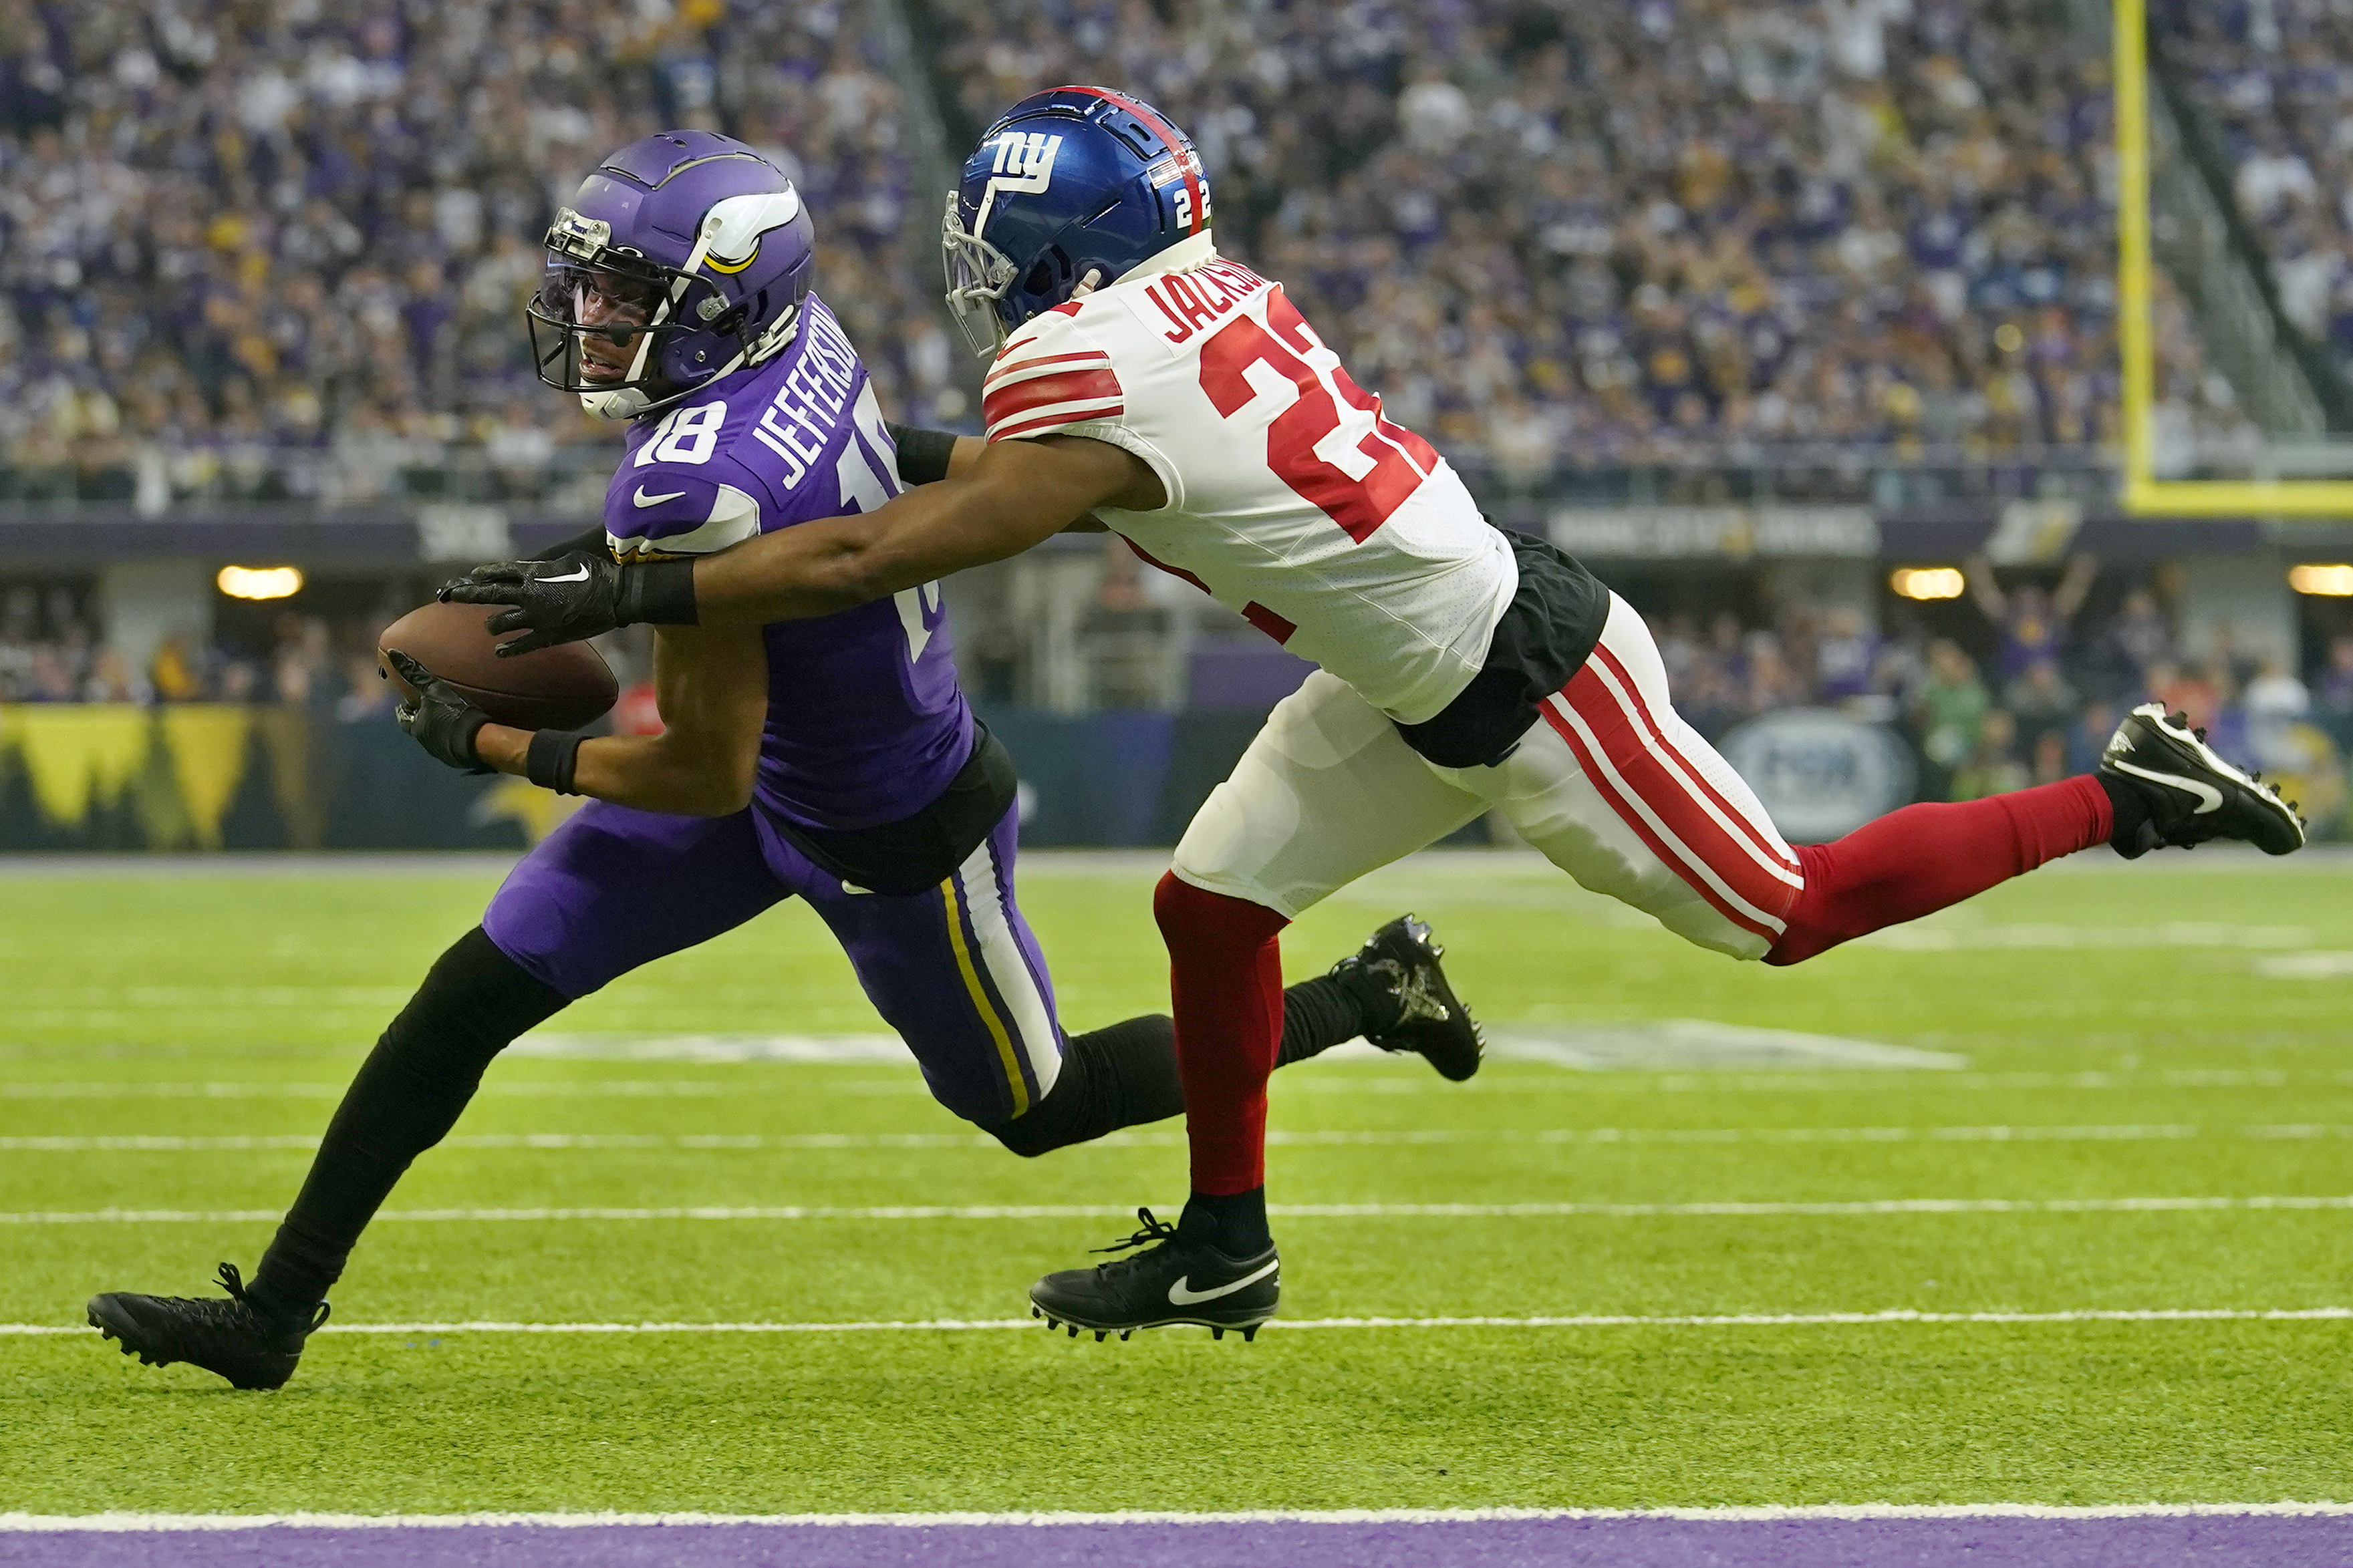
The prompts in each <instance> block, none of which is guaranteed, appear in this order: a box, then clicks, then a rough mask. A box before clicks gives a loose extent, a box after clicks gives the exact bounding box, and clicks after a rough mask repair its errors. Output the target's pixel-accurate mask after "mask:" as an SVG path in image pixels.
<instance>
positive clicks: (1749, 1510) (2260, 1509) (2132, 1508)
mask: <svg viewBox="0 0 2353 1568" xmlns="http://www.w3.org/2000/svg"><path fill="white" fill-rule="evenodd" d="M2346 1515H2353V1502H2137V1503H2095V1504H2091V1505H2088V1506H2075V1507H2069V1506H2064V1505H2058V1504H2051V1503H2032V1502H1963V1503H1894V1502H1860V1503H1811V1504H1782V1503H1767V1504H1763V1505H1757V1506H1751V1507H1732V1508H1655V1509H1632V1508H1558V1509H1553V1508H1364V1509H1353V1508H1352V1509H1251V1510H1238V1511H1235V1512H1230V1513H1165V1512H1157V1511H1145V1510H1134V1511H1128V1512H1120V1513H978V1512H972V1513H769V1514H760V1513H245V1514H236V1513H91V1514H37V1513H0V1531H17V1532H27V1533H30V1532H43V1531H48V1532H56V1531H111V1532H122V1531H175V1530H185V1531H228V1530H262V1529H269V1528H284V1527H295V1528H307V1529H312V1530H461V1529H465V1528H468V1527H475V1528H487V1527H494V1526H500V1525H537V1526H543V1527H547V1528H554V1529H574V1530H578V1529H597V1528H610V1527H613V1526H616V1525H625V1526H626V1525H636V1526H646V1525H714V1524H736V1525H742V1524H753V1525H771V1526H774V1525H824V1526H843V1525H902V1526H908V1527H913V1528H918V1529H930V1528H936V1527H938V1526H941V1525H1033V1526H1034V1525H1072V1524H1279V1523H1298V1524H1477V1523H1484V1522H1489V1521H1495V1522H1511V1521H1531V1522H1541V1521H1550V1520H1558V1521H1564V1522H1570V1521H1579V1520H1649V1519H1655V1520H1692V1521H1723V1522H1727V1523H1737V1522H1744V1521H1756V1522H1768V1521H1778V1520H1798V1519H1826V1520H1876V1519H2189V1518H2216V1517H2221V1518H2231V1517H2238V1516H2250V1517H2253V1516H2263V1517H2272V1518H2313V1517H2343V1516H2346Z"/></svg>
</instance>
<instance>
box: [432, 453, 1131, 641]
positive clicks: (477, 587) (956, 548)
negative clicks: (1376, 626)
mask: <svg viewBox="0 0 2353 1568" xmlns="http://www.w3.org/2000/svg"><path fill="white" fill-rule="evenodd" d="M1164 505H1166V495H1165V493H1164V492H1163V490H1162V489H1161V485H1160V480H1159V478H1158V476H1156V475H1155V474H1154V473H1153V471H1152V469H1151V468H1150V466H1149V465H1147V464H1146V463H1145V462H1144V460H1143V459H1142V458H1137V457H1135V456H1134V454H1132V453H1130V452H1128V451H1126V450H1124V448H1122V447H1114V446H1112V445H1111V444H1110V443H1109V442H1105V441H1094V440H1089V439H1086V438H1084V437H1075V436H1049V437H1041V438H1039V439H1037V440H1029V441H997V442H993V443H991V444H990V445H989V446H988V447H987V450H985V451H983V452H982V453H981V454H980V455H979V458H978V460H977V461H976V462H974V463H973V464H972V466H971V468H970V470H969V471H968V472H965V473H961V474H955V475H952V476H951V477H950V478H947V479H942V480H940V481H939V482H938V483H936V484H927V485H920V486H918V487H916V488H915V489H911V490H909V491H907V492H906V493H904V494H903V495H901V496H900V497H898V499H896V500H892V502H891V503H890V504H889V505H887V506H884V507H881V508H880V509H879V510H874V511H871V512H866V513H862V514H859V515H855V516H850V517H835V518H826V519H822V520H820V521H815V522H804V523H800V524H798V525H797V526H795V527H792V528H786V529H781V530H779V531H776V532H774V533H768V534H763V535H762V536H761V537H759V538H757V539H754V540H750V541H747V542H744V543H743V544H739V545H737V546H735V547H734V548H733V549H732V550H727V551H724V552H720V553H718V554H715V555H706V556H700V557H697V558H695V559H693V560H691V561H658V562H649V563H628V564H619V565H616V564H611V563H604V562H592V561H588V560H587V559H586V557H580V558H573V557H567V558H566V559H565V561H562V562H558V563H554V565H546V564H534V563H528V562H505V563H500V564H498V565H495V566H482V567H477V568H475V570H474V572H473V573H472V574H471V575H470V576H468V577H464V578H461V579H459V581H457V582H455V583H450V584H445V585H444V586H443V587H442V589H441V597H442V598H443V599H445V600H453V601H456V602H458V603H460V604H470V605H512V606H514V607H513V608H512V609H509V610H505V611H503V612H501V613H500V614H499V615H496V616H491V620H490V627H491V631H492V633H494V634H497V635H501V636H503V635H504V634H506V633H508V632H515V631H520V632H522V633H524V635H523V636H522V637H515V638H512V639H511V640H510V641H508V642H506V643H504V644H502V645H501V647H500V649H499V651H500V652H501V654H506V655H512V654H517V653H525V652H528V651H530V650H531V649H532V648H534V647H546V646H548V645H549V644H551V643H559V642H577V641H579V640H580V639H581V638H583V637H594V636H596V634H597V633H598V632H602V631H609V630H611V629H612V628H613V627H615V626H628V625H630V624H632V623H634V622H638V621H649V622H652V623H654V624H656V625H666V626H708V627H713V628H720V629H726V628H735V629H744V628H749V627H754V626H765V625H766V624H768V623H769V622H771V621H786V620H800V619H804V618H806V617H808V616H825V615H831V614H833V613H834V612H835V611H837V610H846V609H849V608H852V607H853V606H855V605H862V604H865V603H866V602H867V601H869V600H871V599H879V598H882V597H884V596H886V595H891V594H894V593H897V592H898V591H899V590H900V589H902V588H913V587H916V586H918V585H920V584H924V583H929V582H932V581H934V580H935V579H937V578H940V577H944V576H946V575H948V574H950V573H952V572H960V571H962V570H964V569H965V567H967V566H977V565H980V564H982V563H986V562H990V561H1002V560H1004V559H1005V558H1006V557H1007V556H1008V555H1018V554H1019V553H1020V552H1022V551H1024V550H1027V549H1029V547H1030V546H1031V545H1033V544H1035V543H1037V542H1039V541H1040V540H1042V539H1044V538H1046V537H1047V536H1048V535H1049V534H1052V533H1056V532H1059V531H1061V530H1062V529H1064V528H1066V527H1068V526H1069V525H1070V524H1071V523H1073V522H1075V521H1079V520H1080V519H1082V518H1083V517H1084V516H1086V514H1087V513H1088V512H1090V511H1092V510H1093V509H1094V508H1096V507H1098V506H1118V507H1123V508H1126V509H1129V510H1137V511H1151V510H1158V509H1159V508H1160V507H1162V506H1164ZM558 568H568V570H559V569H558ZM584 568H585V569H584Z"/></svg>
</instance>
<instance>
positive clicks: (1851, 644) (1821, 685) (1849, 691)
mask: <svg viewBox="0 0 2353 1568" xmlns="http://www.w3.org/2000/svg"><path fill="white" fill-rule="evenodd" d="M1862 3H1863V4H1866V5H1867V4H1869V0H1862ZM1880 647H1881V642H1880V639H1879V637H1877V636H1875V635H1874V634H1873V633H1871V632H1869V631H1866V630H1865V629H1864V628H1863V624H1862V611H1860V610H1858V609H1856V608H1855V607H1854V606H1853V605H1838V606H1836V607H1835V608H1833V609H1832V610H1831V613H1830V615H1829V616H1828V617H1826V619H1825V620H1824V623H1823V627H1822V636H1821V638H1820V640H1819V641H1818V642H1816V643H1815V644H1814V668H1815V670H1816V672H1817V673H1816V682H1815V690H1816V691H1817V692H1818V693H1819V694H1820V698H1821V700H1823V701H1824V702H1833V703H1836V702H1851V701H1853V700H1858V699H1861V698H1865V697H1869V696H1872V695H1873V694H1874V693H1875V692H1876V691H1877V690H1878V683H1879V674H1880V670H1879V656H1880Z"/></svg>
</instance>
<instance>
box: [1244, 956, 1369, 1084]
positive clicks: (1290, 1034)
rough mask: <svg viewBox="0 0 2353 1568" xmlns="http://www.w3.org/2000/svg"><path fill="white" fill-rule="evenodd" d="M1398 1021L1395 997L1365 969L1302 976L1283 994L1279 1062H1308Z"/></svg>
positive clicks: (1276, 1063)
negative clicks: (1307, 976) (1363, 970)
mask: <svg viewBox="0 0 2353 1568" xmlns="http://www.w3.org/2000/svg"><path fill="white" fill-rule="evenodd" d="M1396 1022H1397V1003H1396V1001H1395V999H1394V998H1392V997H1390V996H1389V995H1388V994H1387V993H1386V992H1384V991H1383V990H1382V989H1381V986H1380V983H1379V982H1378V981H1377V980H1375V979H1373V978H1372V977H1371V976H1370V975H1367V974H1366V973H1363V972H1362V971H1361V970H1355V969H1351V970H1345V971H1343V972H1342V973H1338V974H1319V975H1317V976H1316V977H1315V978H1314V979H1313V980H1303V981H1301V982H1300V983H1299V984H1296V985H1293V986H1292V987H1291V988H1290V989H1289V990H1287V991H1285V992H1283V994H1282V1049H1281V1050H1280V1051H1279V1052H1278V1053H1276V1056H1275V1058H1274V1065H1275V1066H1277V1067H1279V1068H1287V1067H1289V1066H1290V1065H1291V1064H1292V1063H1293V1062H1303V1061H1305V1060H1306V1059H1307V1058H1310V1057H1313V1056H1317V1055H1320V1054H1321V1053H1323V1052H1324V1051H1328V1050H1330V1049H1331V1048H1332V1047H1334V1046H1336V1045H1340V1044H1343V1043H1344V1042H1345V1041H1348V1040H1353V1039H1356V1037H1359V1036H1362V1035H1366V1034H1370V1033H1376V1032H1377V1031H1379V1030H1380V1029H1382V1028H1385V1027H1387V1026H1389V1025H1392V1024H1394V1023H1396Z"/></svg>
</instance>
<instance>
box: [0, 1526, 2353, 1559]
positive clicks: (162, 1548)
mask: <svg viewBox="0 0 2353 1568" xmlns="http://www.w3.org/2000/svg"><path fill="white" fill-rule="evenodd" d="M2348 1557H2353V1519H2347V1518H2344V1517H2341V1516H2340V1517H2292V1516H2290V1517H2283V1516H2279V1515H2237V1516H2231V1515H2211V1514H2210V1515H2198V1516H2189V1517H2182V1516H2171V1517H2138V1518H2098V1519H2083V1518H2072V1519H2070V1518H2061V1519H2047V1518H2014V1517H2013V1518H2001V1517H1994V1518H1987V1517H1967V1518H1932V1519H1919V1518H1909V1519H1905V1518H1897V1519H1821V1518H1803V1517H1798V1518H1786V1519H1767V1520H1753V1519H1752V1520H1704V1519H1703V1520H1694V1519H1662V1518H1584V1519H1577V1518H1548V1519H1547V1518H1539V1519H1471V1520H1445V1521H1384V1520H1365V1521H1332V1522H1323V1521H1303V1520H1271V1521H1204V1522H1198V1523H1174V1522H1167V1521H1138V1522H1135V1523H1094V1522H1091V1523H1072V1524H1050V1525H1037V1524H1015V1523H1008V1524H922V1525H892V1524H832V1525H828V1524H811V1523H793V1524H654V1525H628V1524H617V1525H586V1526H567V1527H550V1526H544V1525H531V1524H482V1525H459V1526H451V1527H444V1528H434V1529H402V1528H379V1527H364V1528H359V1529H332V1528H324V1529H322V1528H316V1527H302V1526H279V1527H269V1528H267V1529H262V1530H241V1531H178V1530H165V1531H135V1532H107V1531H61V1532H56V1533H31V1532H26V1533H16V1534H6V1533H0V1564H7V1565H10V1568H15V1565H18V1564H22V1565H24V1568H254V1565H256V1564H264V1563H268V1564H277V1563H333V1564H335V1565H336V1568H457V1565H459V1564H464V1565H468V1568H471V1565H475V1564H480V1565H482V1568H542V1565H545V1568H676V1565H681V1564H693V1565H694V1568H737V1565H739V1564H740V1565H742V1568H769V1565H783V1564H790V1565H791V1568H881V1565H882V1564H918V1563H920V1564H953V1565H955V1568H1102V1565H1103V1564H1104V1563H1116V1564H1118V1565H1120V1568H1220V1565H1223V1564H1229V1563H1236V1564H1253V1565H1254V1564H1261V1563H1268V1562H1276V1563H1294V1564H1297V1565H1299V1568H1327V1565H1328V1568H1458V1565H1459V1568H1474V1565H1475V1568H1520V1565H1530V1568H1534V1565H1537V1564H1592V1565H1594V1568H1604V1565H1606V1568H1734V1565H1741V1568H1747V1565H1755V1568H1782V1565H1784V1564H1786V1565H1788V1568H1894V1565H1899V1564H1900V1565H1903V1568H1943V1565H1945V1564H1951V1565H1953V1568H1962V1565H1964V1564H1966V1565H1967V1568H2168V1565H2172V1564H2193V1563H2194V1564H2196V1565H2197V1568H2343V1565H2344V1564H2345V1563H2347V1561H2348Z"/></svg>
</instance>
